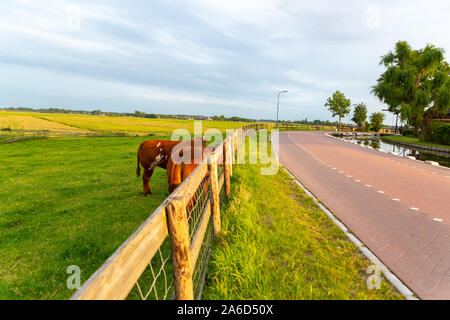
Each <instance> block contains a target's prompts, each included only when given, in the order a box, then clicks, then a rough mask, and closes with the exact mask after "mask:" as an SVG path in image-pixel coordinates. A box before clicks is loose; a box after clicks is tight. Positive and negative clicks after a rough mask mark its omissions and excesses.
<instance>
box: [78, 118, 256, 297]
mask: <svg viewBox="0 0 450 320" xmlns="http://www.w3.org/2000/svg"><path fill="white" fill-rule="evenodd" d="M262 127H263V125H249V126H245V127H242V128H239V129H237V130H235V131H234V133H233V134H231V135H229V136H228V137H227V138H226V139H225V141H224V142H223V143H222V144H220V145H219V146H217V147H216V148H215V150H214V152H213V153H211V154H210V155H209V156H208V157H206V158H205V159H204V160H203V161H202V162H201V163H200V164H199V165H198V167H197V168H196V170H195V171H194V172H193V173H192V174H191V175H190V176H189V177H188V178H187V179H186V180H185V181H184V182H183V183H182V184H181V185H180V186H179V187H178V188H177V189H176V190H175V191H174V192H173V193H172V194H171V195H170V196H169V197H168V198H167V199H166V200H165V201H164V202H163V203H162V204H161V206H160V207H159V208H158V209H156V210H155V211H154V212H153V213H152V214H151V216H150V217H149V218H148V219H147V220H146V221H145V222H144V223H143V224H142V225H141V226H140V227H139V228H138V230H136V232H134V233H133V234H132V235H131V236H130V237H129V238H128V239H127V240H126V241H125V242H124V243H123V244H122V245H121V246H120V247H119V248H118V249H117V250H116V251H115V252H114V253H113V255H112V256H111V257H110V258H109V259H108V260H107V261H106V262H105V263H104V264H103V265H102V266H101V267H100V268H99V269H98V270H97V271H96V272H95V273H94V274H93V275H92V276H91V277H90V278H89V279H88V280H87V281H86V282H85V283H84V284H83V286H82V287H81V288H80V289H79V290H78V291H77V292H76V293H75V294H74V295H73V296H72V298H71V299H73V300H85V299H88V300H97V299H100V300H105V299H108V300H120V299H127V298H131V299H132V298H140V299H149V298H150V299H169V298H172V299H173V298H174V299H180V300H186V299H188V300H189V299H194V298H197V299H200V298H201V294H202V291H203V285H204V281H205V277H206V267H207V262H208V259H209V253H210V249H211V242H212V239H213V238H214V236H216V235H217V234H219V233H220V228H221V224H220V221H221V219H220V204H221V199H222V200H223V198H224V197H226V196H229V195H230V192H231V189H230V177H231V175H232V165H233V164H234V163H235V159H236V151H237V148H238V147H240V146H241V145H242V144H244V143H245V137H246V136H247V135H248V133H249V132H250V131H252V130H258V129H260V128H262ZM208 173H209V174H208ZM191 199H194V201H193V202H192V200H191ZM144 272H145V275H144ZM130 295H131V297H130Z"/></svg>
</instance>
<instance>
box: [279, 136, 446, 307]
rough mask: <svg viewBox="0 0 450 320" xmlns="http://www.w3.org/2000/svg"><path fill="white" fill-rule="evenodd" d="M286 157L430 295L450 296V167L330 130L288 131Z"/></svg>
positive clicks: (283, 139)
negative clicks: (345, 138) (358, 142)
mask: <svg viewBox="0 0 450 320" xmlns="http://www.w3.org/2000/svg"><path fill="white" fill-rule="evenodd" d="M279 155H280V161H281V162H282V163H283V164H284V165H285V166H286V167H287V168H288V169H289V170H290V171H291V172H292V173H293V174H294V175H295V176H296V177H297V178H298V179H299V180H300V181H301V182H302V183H303V184H304V185H305V186H306V187H307V188H308V189H309V190H310V191H311V192H312V193H313V194H314V195H315V196H316V197H317V198H319V199H320V200H321V201H322V202H323V203H324V205H325V206H327V207H328V208H329V209H330V210H331V211H332V212H333V213H334V214H335V215H336V216H337V217H338V218H339V219H340V220H341V221H342V222H343V223H344V224H345V225H346V226H347V227H348V228H349V229H350V230H351V231H352V232H353V233H355V235H356V236H357V237H359V238H360V239H361V240H362V242H363V243H364V244H365V245H366V246H367V247H369V248H370V249H371V250H372V251H373V252H374V253H375V254H376V255H377V256H378V257H379V258H380V259H381V260H382V261H383V262H384V263H385V264H386V265H387V266H388V267H389V268H390V269H391V270H392V271H393V272H394V273H395V274H396V275H397V276H398V277H399V278H400V279H401V280H402V281H404V282H405V284H406V285H407V286H409V287H410V289H412V290H413V291H414V292H415V293H416V294H417V295H418V296H419V297H420V298H423V299H450V202H449V195H450V170H449V169H447V168H440V167H434V166H431V165H428V164H424V163H420V162H417V161H414V160H410V159H406V158H400V157H397V156H394V155H391V154H385V153H381V152H378V151H375V150H370V149H365V148H362V147H361V146H357V145H353V144H350V143H346V142H343V141H340V140H337V139H333V138H331V137H328V136H325V135H324V133H313V132H282V133H280V145H279Z"/></svg>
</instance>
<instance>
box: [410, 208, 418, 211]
mask: <svg viewBox="0 0 450 320" xmlns="http://www.w3.org/2000/svg"><path fill="white" fill-rule="evenodd" d="M410 209H411V210H414V211H419V208H410Z"/></svg>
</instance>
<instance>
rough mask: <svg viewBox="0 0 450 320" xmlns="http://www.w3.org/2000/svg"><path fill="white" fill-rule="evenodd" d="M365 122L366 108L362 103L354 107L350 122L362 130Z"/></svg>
mask: <svg viewBox="0 0 450 320" xmlns="http://www.w3.org/2000/svg"><path fill="white" fill-rule="evenodd" d="M366 120H367V107H366V104H365V103H364V102H361V103H360V104H358V105H357V106H356V107H355V110H354V111H353V118H352V121H353V122H354V123H356V124H357V125H358V127H360V128H362V127H363V126H364V124H365V123H366Z"/></svg>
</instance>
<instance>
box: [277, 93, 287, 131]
mask: <svg viewBox="0 0 450 320" xmlns="http://www.w3.org/2000/svg"><path fill="white" fill-rule="evenodd" d="M285 92H287V90H283V91H278V98H277V129H278V113H279V110H280V94H281V93H285Z"/></svg>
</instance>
